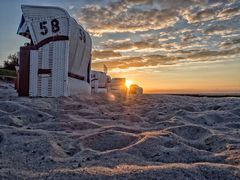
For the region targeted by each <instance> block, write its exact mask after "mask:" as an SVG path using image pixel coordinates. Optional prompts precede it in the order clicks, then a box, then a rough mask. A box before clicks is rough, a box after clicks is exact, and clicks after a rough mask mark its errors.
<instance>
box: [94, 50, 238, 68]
mask: <svg viewBox="0 0 240 180" xmlns="http://www.w3.org/2000/svg"><path fill="white" fill-rule="evenodd" d="M181 53H182V55H181V56H175V55H174V54H171V55H170V56H167V55H147V56H141V57H125V58H124V57H123V58H122V59H116V60H110V61H105V62H104V64H106V65H107V66H108V68H109V69H110V70H111V69H116V68H117V69H118V70H120V69H129V68H130V70H133V69H138V68H140V69H141V67H144V69H147V67H149V68H154V67H159V66H161V67H164V66H171V65H181V64H184V65H186V64H188V63H194V62H195V63H197V62H215V61H219V58H222V59H224V58H228V57H229V56H234V55H236V54H239V53H240V48H234V49H230V50H224V51H210V50H207V49H206V50H199V51H197V50H193V51H186V52H184V51H181ZM102 66H103V63H102V62H97V63H93V67H94V68H101V67H102Z"/></svg>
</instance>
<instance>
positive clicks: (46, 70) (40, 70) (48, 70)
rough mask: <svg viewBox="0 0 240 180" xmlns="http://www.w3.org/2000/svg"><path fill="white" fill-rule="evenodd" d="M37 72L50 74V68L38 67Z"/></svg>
mask: <svg viewBox="0 0 240 180" xmlns="http://www.w3.org/2000/svg"><path fill="white" fill-rule="evenodd" d="M38 74H52V70H51V69H38Z"/></svg>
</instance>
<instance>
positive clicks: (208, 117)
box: [0, 82, 240, 180]
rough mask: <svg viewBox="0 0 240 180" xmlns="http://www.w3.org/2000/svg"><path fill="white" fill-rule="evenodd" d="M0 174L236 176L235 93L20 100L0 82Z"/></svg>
mask: <svg viewBox="0 0 240 180" xmlns="http://www.w3.org/2000/svg"><path fill="white" fill-rule="evenodd" d="M0 159H1V160H0V179H17V178H19V179H89V178H93V179H114V178H115V179H201V180H202V179H203V180H204V179H224V180H225V179H239V178H240V98H231V97H228V98H207V97H187V96H167V95H143V96H141V97H136V98H133V97H132V98H128V99H121V98H116V97H115V98H114V96H104V95H95V96H92V97H80V96H75V97H69V98H59V99H53V98H22V97H21V98H20V97H17V95H16V93H15V91H14V90H13V88H12V85H10V84H6V83H2V82H0Z"/></svg>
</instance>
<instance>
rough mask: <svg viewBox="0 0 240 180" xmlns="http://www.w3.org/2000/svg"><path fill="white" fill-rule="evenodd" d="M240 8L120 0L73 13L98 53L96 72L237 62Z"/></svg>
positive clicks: (210, 0) (184, 0)
mask: <svg viewBox="0 0 240 180" xmlns="http://www.w3.org/2000/svg"><path fill="white" fill-rule="evenodd" d="M239 9H240V3H239V2H238V1H227V0H222V1H217V0H206V1H203V0H178V1H176V0H161V1H158V0H116V1H109V2H108V3H105V4H101V3H99V4H95V5H87V6H85V7H81V8H80V9H78V10H77V8H76V7H75V8H74V9H73V11H74V14H76V16H77V18H78V20H79V22H80V23H81V24H83V25H84V26H85V27H87V30H88V31H89V32H90V33H91V34H92V37H93V42H94V43H95V44H94V47H95V48H97V50H94V51H93V68H96V69H102V65H103V63H104V64H106V65H107V66H108V67H109V69H110V70H118V71H121V70H123V71H128V70H136V69H148V68H149V69H151V68H154V67H156V68H160V67H167V66H181V65H187V64H189V63H201V62H205V63H212V62H216V61H220V59H222V60H224V61H226V60H227V57H229V58H231V57H233V56H235V57H237V56H238V55H239V54H240V51H239V38H238V35H239V34H240V32H239V26H240V22H239V20H238V17H239V15H240V14H239V12H240V11H239ZM233 34H234V36H233ZM96 36H99V37H96Z"/></svg>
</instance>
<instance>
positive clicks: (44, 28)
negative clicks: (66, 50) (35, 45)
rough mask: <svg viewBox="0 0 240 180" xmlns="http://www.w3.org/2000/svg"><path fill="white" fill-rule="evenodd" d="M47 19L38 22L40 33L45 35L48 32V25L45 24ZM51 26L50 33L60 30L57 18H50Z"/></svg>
mask: <svg viewBox="0 0 240 180" xmlns="http://www.w3.org/2000/svg"><path fill="white" fill-rule="evenodd" d="M47 24H48V21H42V22H40V23H39V28H40V29H41V31H40V33H41V35H46V34H47V33H48V32H49V26H48V25H47ZM50 24H51V28H50V30H51V31H52V33H57V32H58V31H59V30H60V26H59V21H58V20H57V19H53V20H51V23H50Z"/></svg>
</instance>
